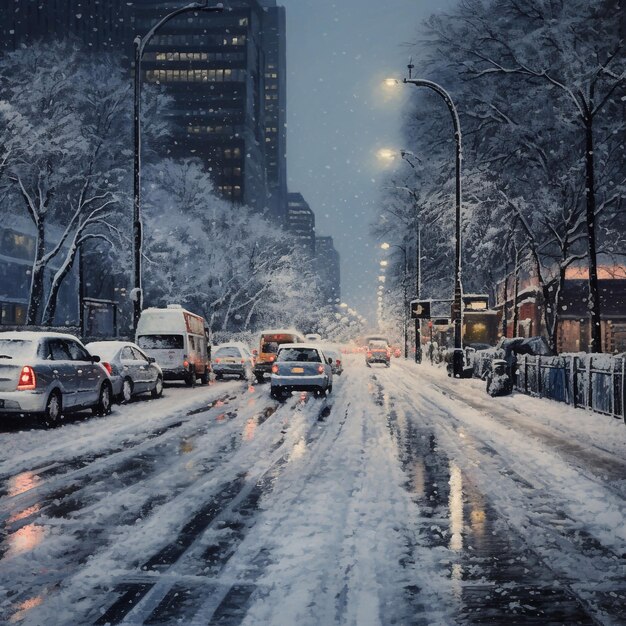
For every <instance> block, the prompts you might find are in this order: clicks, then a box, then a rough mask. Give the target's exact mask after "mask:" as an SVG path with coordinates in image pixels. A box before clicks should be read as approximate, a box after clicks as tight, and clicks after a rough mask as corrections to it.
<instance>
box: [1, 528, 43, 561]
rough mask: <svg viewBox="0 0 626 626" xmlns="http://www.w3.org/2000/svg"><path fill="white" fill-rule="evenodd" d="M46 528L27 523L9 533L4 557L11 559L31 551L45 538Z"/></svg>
mask: <svg viewBox="0 0 626 626" xmlns="http://www.w3.org/2000/svg"><path fill="white" fill-rule="evenodd" d="M45 534H46V529H45V528H44V527H43V526H39V525H37V524H27V525H26V526H22V528H20V529H19V530H16V531H15V532H14V533H11V534H9V535H7V537H6V539H5V543H6V546H7V549H6V552H5V554H4V557H3V558H4V559H11V558H13V557H16V556H18V555H20V554H24V553H25V552H30V551H31V550H33V549H34V548H36V547H37V546H38V545H39V544H40V543H41V542H42V541H43V540H44V537H45Z"/></svg>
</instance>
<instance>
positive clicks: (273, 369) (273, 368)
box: [272, 365, 278, 374]
mask: <svg viewBox="0 0 626 626" xmlns="http://www.w3.org/2000/svg"><path fill="white" fill-rule="evenodd" d="M272 374H278V365H272Z"/></svg>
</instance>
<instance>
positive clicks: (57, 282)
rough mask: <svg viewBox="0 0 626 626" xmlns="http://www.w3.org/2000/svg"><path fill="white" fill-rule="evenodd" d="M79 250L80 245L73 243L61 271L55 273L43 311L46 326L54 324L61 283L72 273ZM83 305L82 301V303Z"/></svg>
mask: <svg viewBox="0 0 626 626" xmlns="http://www.w3.org/2000/svg"><path fill="white" fill-rule="evenodd" d="M77 252H78V247H77V246H76V244H73V245H72V248H71V250H70V251H69V252H68V255H67V257H66V258H65V260H64V261H63V265H62V266H61V268H60V269H59V271H58V272H57V273H56V274H55V275H54V278H53V280H52V285H51V286H50V294H49V295H48V300H47V302H46V308H45V310H44V313H43V319H42V324H43V325H44V326H52V325H53V324H54V316H55V314H56V310H57V301H58V296H59V290H60V289H61V285H62V284H63V280H64V279H65V277H66V276H67V275H68V274H69V273H70V270H71V269H72V266H73V265H74V260H75V258H76V253H77ZM81 306H82V303H81Z"/></svg>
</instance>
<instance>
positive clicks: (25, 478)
mask: <svg viewBox="0 0 626 626" xmlns="http://www.w3.org/2000/svg"><path fill="white" fill-rule="evenodd" d="M40 482H41V478H40V476H39V475H38V474H35V473H34V472H22V473H21V474H16V475H15V476H12V477H11V478H9V480H8V481H7V496H9V497H10V498H12V497H14V496H19V495H20V494H22V493H25V492H27V491H29V490H30V489H33V488H35V487H36V486H37V485H38V484H39V483H40Z"/></svg>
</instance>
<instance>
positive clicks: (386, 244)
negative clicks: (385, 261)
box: [380, 242, 391, 250]
mask: <svg viewBox="0 0 626 626" xmlns="http://www.w3.org/2000/svg"><path fill="white" fill-rule="evenodd" d="M380 247H381V248H382V249H383V250H389V248H390V247H391V246H390V245H389V244H388V243H386V242H385V243H381V244H380Z"/></svg>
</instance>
